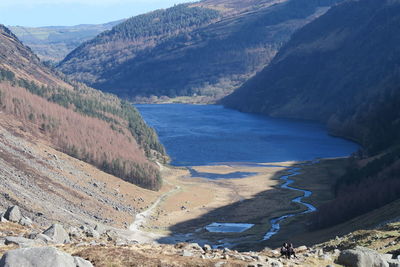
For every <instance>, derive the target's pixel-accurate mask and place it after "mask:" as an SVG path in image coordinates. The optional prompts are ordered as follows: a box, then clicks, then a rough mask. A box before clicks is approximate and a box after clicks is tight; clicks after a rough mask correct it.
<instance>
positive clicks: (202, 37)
mask: <svg viewBox="0 0 400 267" xmlns="http://www.w3.org/2000/svg"><path fill="white" fill-rule="evenodd" d="M328 2H329V3H328ZM334 2H335V1H317V0H316V1H314V0H313V1H306V0H300V1H299V0H296V1H289V2H288V3H284V4H277V5H274V6H269V7H266V8H257V9H255V11H254V12H251V13H249V14H246V15H244V14H240V15H237V16H238V17H234V18H229V19H226V20H221V19H219V17H220V16H221V15H220V14H219V13H218V12H216V11H215V10H210V9H206V8H199V7H189V6H188V5H179V6H175V7H173V8H171V9H167V10H160V11H156V12H152V13H149V14H145V15H142V16H138V17H134V18H131V19H129V20H127V21H126V22H124V23H122V24H120V25H118V26H116V27H114V28H113V29H112V30H111V31H108V32H105V33H103V34H101V35H100V36H98V37H97V38H95V39H94V40H92V41H90V42H87V43H86V44H84V45H82V46H81V47H79V48H78V49H76V50H75V51H74V52H72V53H71V54H70V55H69V56H68V57H67V58H66V59H65V60H64V61H63V62H61V64H60V66H59V69H60V70H61V71H63V72H64V73H65V74H67V75H69V76H70V77H73V78H74V79H77V80H80V81H84V82H88V83H89V84H90V85H92V86H93V87H95V88H99V89H101V90H103V91H107V92H111V93H114V94H117V95H118V96H121V97H123V98H128V99H134V100H136V101H143V100H144V101H146V98H147V99H152V98H154V97H155V96H167V97H170V98H175V97H179V96H190V97H197V96H205V97H206V98H207V99H212V101H215V99H220V98H222V97H223V96H226V95H227V94H229V93H231V92H232V91H233V90H234V89H235V88H237V87H238V86H240V85H241V84H242V83H243V82H244V81H246V80H247V79H248V78H249V77H251V76H252V75H253V74H254V73H256V72H257V71H259V70H260V69H261V68H263V67H264V66H265V65H267V64H268V63H269V62H270V60H271V59H272V58H273V57H274V56H275V54H276V52H277V51H278V49H279V48H280V47H281V46H282V44H284V43H285V42H287V41H288V40H289V38H290V36H291V34H292V33H293V32H294V31H295V30H297V29H298V28H300V27H301V26H302V25H304V24H306V23H307V22H309V20H311V19H310V18H309V17H310V16H312V14H315V13H316V10H317V8H319V7H321V6H327V5H329V4H333V3H334ZM227 4H228V3H227ZM255 4H256V3H253V5H255ZM228 5H229V4H228ZM240 5H249V2H248V1H245V3H240ZM205 6H207V5H206V4H205ZM181 18H183V19H181ZM292 20H297V21H296V23H288V21H292ZM116 47H118V50H117V49H115V48H116ZM194 62H195V63H194ZM177 73H179V75H176V74H177Z"/></svg>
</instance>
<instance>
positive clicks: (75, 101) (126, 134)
mask: <svg viewBox="0 0 400 267" xmlns="http://www.w3.org/2000/svg"><path fill="white" fill-rule="evenodd" d="M0 81H7V82H9V86H8V87H7V86H2V87H3V88H2V89H1V90H0V92H1V94H0V96H1V98H0V103H1V105H2V109H3V110H5V111H7V112H8V113H11V114H13V115H15V116H17V117H19V118H20V119H23V120H26V121H27V122H30V123H31V124H34V125H37V127H38V129H40V131H41V132H42V133H43V134H45V135H47V136H49V137H50V138H51V139H52V141H53V142H54V143H55V144H56V146H58V147H59V149H60V150H62V151H63V152H65V153H67V154H69V155H71V156H73V157H76V158H78V159H81V160H84V161H86V162H88V163H91V164H93V165H95V166H97V167H99V168H100V169H102V170H104V171H106V172H108V173H111V174H113V175H116V176H118V177H120V178H122V179H124V180H126V181H129V182H132V183H135V184H137V185H140V186H143V187H146V188H150V189H159V188H160V186H161V178H160V174H159V172H158V169H157V166H155V165H154V164H152V163H149V162H147V160H146V157H145V156H147V157H148V158H154V157H158V159H159V160H163V159H164V155H165V151H164V148H163V146H162V145H161V144H160V143H159V142H158V138H157V135H156V134H155V132H154V131H153V130H152V129H151V128H149V127H148V126H147V125H146V124H145V123H144V121H143V120H142V118H141V116H140V114H139V112H138V111H137V110H136V109H135V108H134V107H133V106H132V105H130V104H129V103H127V102H124V101H120V100H118V99H117V98H115V97H113V96H111V95H110V96H106V95H104V94H101V93H99V92H95V91H94V90H93V89H90V88H85V87H84V86H75V88H74V89H73V90H69V89H64V88H59V87H47V86H40V85H38V84H37V83H35V82H32V81H28V80H25V79H20V78H16V76H15V75H14V73H13V72H11V71H8V70H5V69H0ZM3 84H4V83H3ZM22 88H25V89H26V90H27V91H29V93H28V92H25V93H24V92H23V91H21V90H23V89H22ZM34 95H35V96H34ZM49 102H50V103H49ZM52 103H53V104H52ZM136 142H137V143H138V144H139V145H140V147H138V146H137V145H136ZM141 151H144V152H145V155H143V152H141ZM141 155H142V156H141Z"/></svg>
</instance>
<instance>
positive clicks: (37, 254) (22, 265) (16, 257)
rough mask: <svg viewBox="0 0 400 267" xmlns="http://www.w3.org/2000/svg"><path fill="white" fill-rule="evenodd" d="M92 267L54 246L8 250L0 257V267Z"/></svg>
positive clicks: (88, 263)
mask: <svg viewBox="0 0 400 267" xmlns="http://www.w3.org/2000/svg"><path fill="white" fill-rule="evenodd" d="M36 266H40V267H56V266H63V267H77V266H79V267H93V265H92V264H91V263H90V262H88V261H85V260H83V259H80V258H78V257H72V256H71V255H69V254H67V253H65V252H62V251H59V250H57V249H56V248H54V247H41V248H21V249H16V250H10V251H8V252H7V253H5V254H4V255H3V257H2V258H1V259H0V267H36Z"/></svg>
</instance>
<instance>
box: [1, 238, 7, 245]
mask: <svg viewBox="0 0 400 267" xmlns="http://www.w3.org/2000/svg"><path fill="white" fill-rule="evenodd" d="M5 244H6V240H5V239H4V238H0V246H4V245H5Z"/></svg>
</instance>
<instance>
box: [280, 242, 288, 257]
mask: <svg viewBox="0 0 400 267" xmlns="http://www.w3.org/2000/svg"><path fill="white" fill-rule="evenodd" d="M282 256H284V257H287V256H288V243H283V245H282V247H281V257H282Z"/></svg>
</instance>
